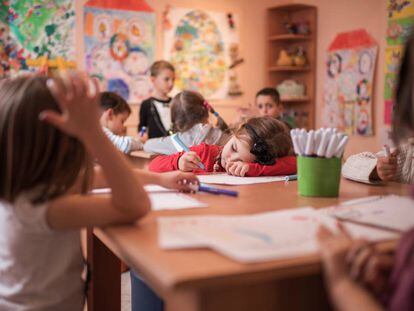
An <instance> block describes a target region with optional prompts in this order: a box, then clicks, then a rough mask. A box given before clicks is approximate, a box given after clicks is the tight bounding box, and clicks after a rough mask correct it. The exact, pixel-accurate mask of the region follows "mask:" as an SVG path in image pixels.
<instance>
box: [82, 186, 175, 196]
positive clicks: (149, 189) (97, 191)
mask: <svg viewBox="0 0 414 311" xmlns="http://www.w3.org/2000/svg"><path fill="white" fill-rule="evenodd" d="M144 189H145V190H146V191H147V192H177V190H174V189H168V188H164V187H161V186H158V185H152V184H150V185H145V186H144ZM90 193H91V194H107V193H111V188H97V189H92V190H91V191H90Z"/></svg>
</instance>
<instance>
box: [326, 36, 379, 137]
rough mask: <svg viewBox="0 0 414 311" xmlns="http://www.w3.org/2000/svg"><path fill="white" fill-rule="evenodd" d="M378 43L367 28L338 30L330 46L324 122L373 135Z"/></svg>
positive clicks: (352, 132) (328, 124)
mask: <svg viewBox="0 0 414 311" xmlns="http://www.w3.org/2000/svg"><path fill="white" fill-rule="evenodd" d="M377 49H378V47H377V43H376V42H375V41H374V39H373V38H372V37H371V36H370V35H369V34H368V33H367V32H366V31H365V30H362V29H361V30H356V31H351V32H346V33H340V34H338V35H337V36H336V37H335V39H334V40H333V42H332V43H331V44H330V46H329V48H328V58H327V62H326V78H325V84H324V95H323V101H324V106H323V123H324V126H327V127H336V128H338V129H339V130H340V131H345V132H347V133H348V134H356V135H362V136H370V135H373V128H372V94H373V78H374V71H375V63H376V57H377Z"/></svg>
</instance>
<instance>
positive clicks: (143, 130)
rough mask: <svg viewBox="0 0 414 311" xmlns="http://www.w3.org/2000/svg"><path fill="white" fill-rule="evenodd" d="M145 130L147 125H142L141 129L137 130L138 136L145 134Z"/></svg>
mask: <svg viewBox="0 0 414 311" xmlns="http://www.w3.org/2000/svg"><path fill="white" fill-rule="evenodd" d="M146 131H147V127H146V126H143V127H141V130H140V131H139V136H141V137H142V136H144V134H145V132H146Z"/></svg>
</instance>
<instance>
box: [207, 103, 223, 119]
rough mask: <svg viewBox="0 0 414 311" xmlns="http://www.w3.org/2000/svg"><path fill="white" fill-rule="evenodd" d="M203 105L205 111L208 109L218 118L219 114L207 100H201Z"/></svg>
mask: <svg viewBox="0 0 414 311" xmlns="http://www.w3.org/2000/svg"><path fill="white" fill-rule="evenodd" d="M203 106H204V107H206V109H207V111H209V112H211V113H212V114H214V115H215V116H216V117H217V118H219V117H220V116H219V114H218V112H217V111H215V110H214V109H213V107H211V105H210V104H209V103H208V101H206V100H205V101H204V102H203Z"/></svg>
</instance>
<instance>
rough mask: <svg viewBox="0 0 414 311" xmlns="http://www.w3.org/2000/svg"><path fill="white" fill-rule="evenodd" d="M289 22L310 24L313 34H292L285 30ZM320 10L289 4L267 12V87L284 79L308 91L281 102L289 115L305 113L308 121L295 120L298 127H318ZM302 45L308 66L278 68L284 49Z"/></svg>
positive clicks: (273, 7) (272, 8)
mask: <svg viewBox="0 0 414 311" xmlns="http://www.w3.org/2000/svg"><path fill="white" fill-rule="evenodd" d="M286 22H292V23H298V22H306V23H307V24H308V25H309V30H310V33H309V34H307V35H304V34H292V33H289V32H288V29H287V28H286ZM317 25H318V23H317V8H316V7H315V6H313V5H307V4H300V3H293V4H292V3H290V4H282V5H277V6H272V7H269V8H268V9H267V34H268V35H267V37H266V38H265V40H266V45H267V47H268V48H267V60H266V68H267V71H266V74H267V84H268V85H270V86H276V85H278V84H280V83H283V81H285V80H290V79H291V80H295V81H297V82H298V83H300V84H303V85H304V86H305V89H306V96H303V97H301V98H290V99H282V100H281V102H282V103H283V104H284V105H285V106H286V113H287V114H289V115H291V114H295V113H298V114H300V115H302V114H304V113H306V114H307V115H308V118H306V119H304V120H302V118H299V119H298V120H295V122H298V124H296V126H297V127H306V128H308V129H311V128H314V127H315V116H316V100H315V97H316V83H321V81H316V58H317V53H316V45H317V35H318V29H317ZM299 46H301V47H302V48H303V50H304V52H305V55H306V61H307V63H306V65H305V66H303V67H301V66H278V65H277V60H278V59H279V56H280V53H281V51H282V50H286V51H289V50H292V51H293V50H295V49H297V48H298V47H299Z"/></svg>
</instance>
